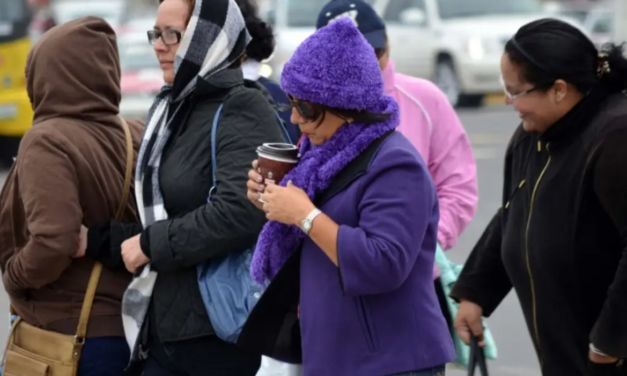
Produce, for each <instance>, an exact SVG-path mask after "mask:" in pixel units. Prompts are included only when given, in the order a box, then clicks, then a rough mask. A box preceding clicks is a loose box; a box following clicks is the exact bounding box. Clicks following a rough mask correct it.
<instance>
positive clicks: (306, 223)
mask: <svg viewBox="0 0 627 376" xmlns="http://www.w3.org/2000/svg"><path fill="white" fill-rule="evenodd" d="M303 227H304V228H305V230H309V229H310V228H311V221H305V223H303Z"/></svg>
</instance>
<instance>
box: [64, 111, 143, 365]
mask: <svg viewBox="0 0 627 376" xmlns="http://www.w3.org/2000/svg"><path fill="white" fill-rule="evenodd" d="M120 120H121V122H122V127H123V128H124V136H125V138H126V170H125V174H124V189H123V191H122V199H121V201H120V206H119V207H118V211H117V213H116V215H115V219H116V220H120V219H122V216H123V215H124V211H125V210H126V205H127V204H128V198H129V195H130V190H131V180H132V177H133V158H134V153H133V138H132V136H131V130H130V128H129V127H128V124H127V123H126V120H124V119H123V118H122V117H120ZM101 273H102V264H101V263H100V262H96V263H95V264H94V268H93V269H92V271H91V276H90V277H89V283H88V284H87V290H86V291H85V300H83V307H82V308H81V315H80V317H79V319H78V328H77V329H76V335H75V336H74V358H75V359H77V360H78V358H79V357H80V353H81V351H80V350H81V348H82V346H83V344H84V343H85V335H86V334H87V324H88V323H89V315H90V313H91V307H92V305H93V303H94V297H95V295H96V288H97V287H98V281H99V280H100V274H101Z"/></svg>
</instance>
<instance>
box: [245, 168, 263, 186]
mask: <svg viewBox="0 0 627 376" xmlns="http://www.w3.org/2000/svg"><path fill="white" fill-rule="evenodd" d="M248 180H252V181H256V182H257V183H261V182H263V176H261V175H260V174H259V173H258V172H257V171H256V170H249V171H248Z"/></svg>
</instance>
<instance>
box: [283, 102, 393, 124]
mask: <svg viewBox="0 0 627 376" xmlns="http://www.w3.org/2000/svg"><path fill="white" fill-rule="evenodd" d="M293 101H294V102H302V103H306V104H307V105H308V106H309V110H310V112H311V116H310V119H308V120H317V121H318V125H320V124H322V122H323V121H324V119H325V115H326V114H327V112H330V113H332V114H333V115H335V116H337V117H339V118H340V119H343V120H346V121H348V120H349V119H350V120H351V122H353V123H361V124H366V125H371V124H377V123H382V122H384V121H387V120H388V119H390V118H391V117H392V114H390V113H375V112H369V111H364V110H346V109H340V108H333V107H329V106H326V105H323V104H318V103H313V102H309V101H305V100H301V99H297V98H294V100H293ZM293 106H294V104H281V105H279V110H280V111H291V110H292V107H293ZM297 111H298V109H297ZM299 112H300V111H299ZM301 115H302V113H301Z"/></svg>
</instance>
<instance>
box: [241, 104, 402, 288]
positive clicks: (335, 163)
mask: <svg viewBox="0 0 627 376" xmlns="http://www.w3.org/2000/svg"><path fill="white" fill-rule="evenodd" d="M381 102H382V103H381V104H380V106H377V107H380V108H377V109H374V110H373V112H377V113H390V114H392V116H391V117H390V119H388V120H387V121H385V122H383V123H378V124H372V125H365V124H356V123H353V124H350V125H344V126H342V127H341V128H340V129H339V130H338V131H337V132H336V133H335V134H334V135H333V137H331V138H330V139H329V140H328V141H327V142H325V143H324V144H322V145H320V146H313V145H311V143H310V142H309V140H308V139H307V138H305V139H304V140H303V143H302V145H301V149H300V151H301V159H300V161H299V162H298V165H296V167H294V169H292V171H290V172H289V173H288V174H287V175H285V177H284V178H283V180H282V181H281V183H280V185H282V186H285V185H286V184H287V182H288V181H290V180H291V181H292V184H294V185H295V186H297V187H300V188H302V189H303V190H304V191H305V192H306V193H307V196H309V198H310V199H311V200H312V201H313V200H314V199H315V198H316V197H317V196H318V195H319V194H321V193H322V192H324V191H325V190H326V189H327V188H328V187H329V186H330V185H331V183H332V182H333V180H334V178H335V177H336V176H337V174H339V173H340V171H342V170H343V169H344V167H346V165H348V164H349V163H350V162H351V161H352V160H353V159H355V158H356V157H357V156H358V155H359V154H360V153H361V152H363V151H364V150H365V149H366V148H367V147H368V146H369V145H370V144H371V143H372V142H373V141H375V140H377V139H378V138H380V137H381V136H383V135H384V134H385V133H387V132H388V131H390V130H392V129H395V128H396V127H397V126H398V123H399V116H398V105H397V104H396V102H395V101H394V99H392V98H391V97H388V96H385V97H383V99H382V101H381ZM304 237H305V234H304V233H303V232H302V231H301V230H300V229H299V228H298V227H297V226H288V225H284V224H282V223H280V222H274V221H270V222H268V223H266V224H265V226H264V228H263V230H262V231H261V234H260V235H259V239H258V242H257V248H256V249H255V253H254V255H253V260H252V265H251V271H250V274H251V276H252V278H253V279H254V280H255V281H257V282H259V283H261V284H264V283H266V282H267V281H268V280H272V278H274V276H275V275H276V274H277V273H278V272H279V270H280V269H281V267H282V266H283V264H284V263H285V262H286V261H287V259H288V258H289V257H290V255H291V253H292V252H293V251H294V250H295V249H296V247H297V246H298V244H299V242H300V240H301V239H303V238H304Z"/></svg>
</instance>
